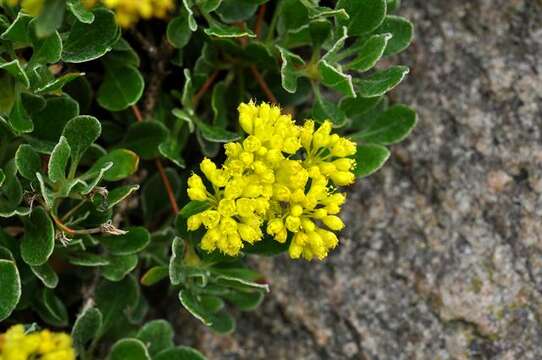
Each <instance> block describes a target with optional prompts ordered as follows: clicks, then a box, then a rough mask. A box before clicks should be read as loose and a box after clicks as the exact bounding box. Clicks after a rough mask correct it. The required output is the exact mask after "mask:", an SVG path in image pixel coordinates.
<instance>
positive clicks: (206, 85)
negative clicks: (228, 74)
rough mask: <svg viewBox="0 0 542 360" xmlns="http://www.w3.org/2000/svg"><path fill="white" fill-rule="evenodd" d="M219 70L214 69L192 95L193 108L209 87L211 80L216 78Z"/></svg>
mask: <svg viewBox="0 0 542 360" xmlns="http://www.w3.org/2000/svg"><path fill="white" fill-rule="evenodd" d="M218 73H219V71H218V70H215V72H213V74H212V75H211V76H210V77H209V78H208V79H207V81H205V83H204V84H203V85H202V86H201V88H200V89H199V90H198V92H197V93H196V94H195V95H194V96H192V104H193V106H194V110H195V109H196V108H197V107H198V103H199V101H200V100H201V97H202V96H203V95H205V93H206V92H207V90H209V88H210V87H211V85H212V84H213V82H214V81H215V80H216V77H217V76H218Z"/></svg>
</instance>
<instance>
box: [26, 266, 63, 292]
mask: <svg viewBox="0 0 542 360" xmlns="http://www.w3.org/2000/svg"><path fill="white" fill-rule="evenodd" d="M30 269H31V270H32V272H33V273H34V275H36V277H37V278H38V279H40V280H41V282H42V283H43V285H45V286H46V287H48V288H49V289H54V288H56V286H57V285H58V275H57V274H56V272H55V270H54V269H53V268H52V267H51V265H49V264H48V263H45V264H43V265H39V266H31V267H30Z"/></svg>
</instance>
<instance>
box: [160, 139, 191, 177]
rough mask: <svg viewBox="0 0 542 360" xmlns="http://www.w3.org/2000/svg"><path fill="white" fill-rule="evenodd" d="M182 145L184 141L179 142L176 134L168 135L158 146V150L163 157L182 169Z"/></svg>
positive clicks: (183, 164)
mask: <svg viewBox="0 0 542 360" xmlns="http://www.w3.org/2000/svg"><path fill="white" fill-rule="evenodd" d="M182 147H184V143H181V142H180V141H179V138H178V137H177V136H169V138H168V139H167V140H166V141H164V142H163V143H161V144H160V145H159V146H158V151H160V154H161V155H162V156H163V157H165V158H166V159H168V160H169V161H171V162H173V163H174V164H175V165H177V166H178V167H180V168H181V169H184V168H185V167H186V163H185V161H184V159H183V157H182V156H181V151H182Z"/></svg>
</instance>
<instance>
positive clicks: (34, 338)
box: [0, 324, 75, 360]
mask: <svg viewBox="0 0 542 360" xmlns="http://www.w3.org/2000/svg"><path fill="white" fill-rule="evenodd" d="M0 359H1V360H30V359H41V360H75V351H74V349H73V347H72V338H71V337H70V336H69V335H67V334H64V333H53V332H50V331H49V330H42V331H40V332H33V333H26V332H25V328H24V326H23V325H20V324H19V325H14V326H12V327H11V328H9V329H8V330H7V331H6V333H5V334H2V335H0Z"/></svg>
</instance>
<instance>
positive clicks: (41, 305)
mask: <svg viewBox="0 0 542 360" xmlns="http://www.w3.org/2000/svg"><path fill="white" fill-rule="evenodd" d="M34 308H35V310H36V312H37V313H38V314H39V316H40V317H41V318H42V319H43V321H45V322H46V323H48V324H50V325H53V326H57V327H64V326H67V325H68V310H67V309H66V305H64V303H63V302H62V300H60V299H59V298H58V297H57V296H56V295H55V294H54V292H53V291H52V290H51V289H48V288H44V289H43V293H42V296H41V299H36V300H35V301H34Z"/></svg>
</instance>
